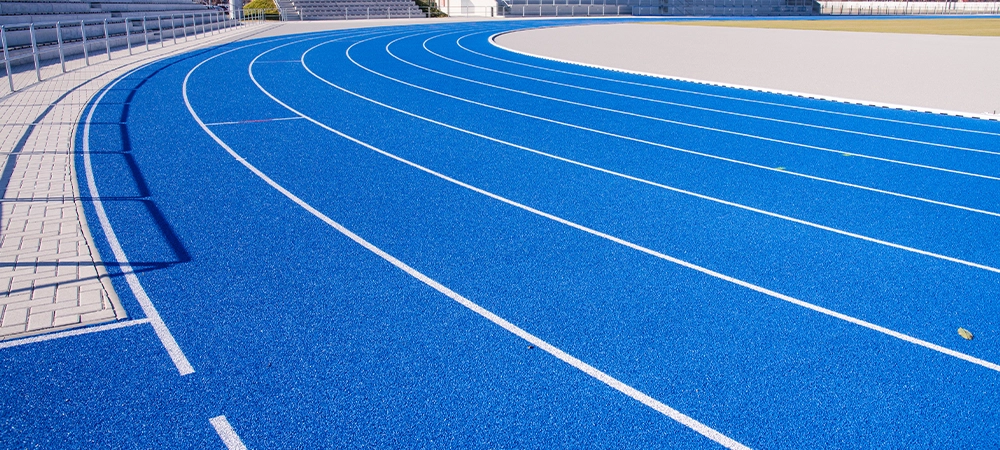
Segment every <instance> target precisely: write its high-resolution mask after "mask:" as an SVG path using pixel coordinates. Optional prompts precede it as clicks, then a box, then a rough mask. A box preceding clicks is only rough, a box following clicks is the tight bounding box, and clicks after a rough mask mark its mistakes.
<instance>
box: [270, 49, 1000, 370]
mask: <svg viewBox="0 0 1000 450" xmlns="http://www.w3.org/2000/svg"><path fill="white" fill-rule="evenodd" d="M361 42H364V41H359V42H357V43H355V44H353V45H351V46H350V47H348V48H347V58H348V59H350V60H351V61H352V62H353V61H354V60H353V59H351V56H350V50H351V48H353V47H354V46H355V45H357V44H359V43H361ZM321 45H324V43H321V44H318V45H316V46H314V47H313V48H311V49H309V50H307V51H306V52H305V53H303V54H302V65H303V67H305V69H306V71H308V72H309V73H310V74H312V75H313V76H314V77H316V78H317V79H319V80H321V81H323V82H324V83H326V84H328V85H330V86H333V87H335V88H337V89H339V90H341V91H344V92H347V93H350V94H352V95H355V96H358V97H362V96H361V95H360V94H357V93H352V92H351V91H349V90H347V89H345V88H343V87H340V86H338V85H336V84H334V83H332V82H330V81H328V80H325V79H323V78H322V77H320V76H319V75H317V74H315V73H313V72H312V71H311V70H310V69H309V67H308V66H306V64H305V57H306V54H308V53H309V52H310V51H312V50H313V49H315V48H317V47H319V46H321ZM355 64H357V63H356V62H355ZM359 66H360V65H359ZM252 67H253V66H252V65H251V68H252ZM258 87H259V88H260V89H261V90H262V91H263V92H264V93H265V94H267V95H268V96H271V98H272V99H274V101H275V102H278V103H279V104H281V105H282V106H285V108H288V110H289V111H292V112H293V113H295V114H299V115H301V116H302V117H304V118H305V119H306V120H309V121H310V122H313V123H315V124H316V125H318V126H320V127H321V128H324V129H326V130H328V131H330V132H333V133H334V134H337V135H338V136H341V137H343V138H345V139H348V140H350V141H352V142H354V143H357V144H359V145H361V146H364V147H365V148H368V149H370V150H372V151H374V152H376V153H379V154H382V155H384V156H387V157H389V158H392V159H394V160H396V161H399V162H401V163H403V164H406V165H408V166H411V167H413V168H415V169H418V170H420V171H423V172H425V173H428V174H430V175H433V176H435V177H438V178H440V179H442V180H445V181H448V182H451V183H454V184H456V185H458V186H461V187H463V188H466V189H468V190H471V191H473V192H476V193H478V194H482V195H485V196H487V197H490V198H492V199H494V200H497V201H500V202H502V203H506V204H508V205H511V206H514V207H516V208H519V209H521V210H524V211H527V212H530V213H532V214H535V215H538V216H541V217H544V218H547V219H550V220H552V221H555V222H558V223H561V224H563V225H566V226H569V227H571V228H575V229H577V230H580V231H583V232H585V233H588V234H591V235H594V236H597V237H600V238H604V239H607V240H609V241H611V242H614V243H616V244H620V245H623V246H625V247H628V248H631V249H633V250H637V251H640V252H642V253H645V254H647V255H650V256H653V257H656V258H659V259H662V260H665V261H669V262H672V263H674V264H677V265H679V266H682V267H686V268H688V269H691V270H694V271H697V272H701V273H703V274H705V275H708V276H711V277H713V278H717V279H720V280H723V281H726V282H729V283H732V284H735V285H738V286H742V287H744V288H747V289H750V290H752V291H755V292H759V293H761V294H764V295H767V296H770V297H773V298H775V299H778V300H782V301H785V302H788V303H791V304H794V305H797V306H801V307H803V308H806V309H810V310H812V311H815V312H818V313H821V314H824V315H827V316H830V317H833V318H836V319H839V320H843V321H845V322H848V323H852V324H855V325H858V326H861V327H864V328H868V329H870V330H873V331H876V332H879V333H882V334H885V335H887V336H890V337H893V338H896V339H899V340H902V341H905V342H909V343H911V344H915V345H918V346H921V347H924V348H927V349H929V350H933V351H936V352H939V353H942V354H945V355H948V356H952V357H955V358H958V359H961V360H963V361H967V362H970V363H973V364H976V365H979V366H982V367H984V368H987V369H990V370H993V371H997V372H1000V365H997V364H995V363H992V362H989V361H986V360H983V359H980V358H976V357H975V356H971V355H967V354H965V353H961V352H958V351H955V350H952V349H949V348H946V347H943V346H940V345H937V344H934V343H931V342H928V341H925V340H922V339H919V338H916V337H913V336H910V335H907V334H903V333H900V332H898V331H895V330H891V329H889V328H886V327H883V326H880V325H876V324H874V323H871V322H867V321H864V320H861V319H858V318H855V317H852V316H848V315H846V314H843V313H840V312H837V311H834V310H831V309H827V308H823V307H821V306H818V305H814V304H812V303H809V302H806V301H803V300H799V299H797V298H794V297H791V296H788V295H785V294H781V293H779V292H776V291H772V290H770V289H767V288H764V287H761V286H757V285H755V284H753V283H749V282H746V281H743V280H740V279H737V278H734V277H730V276H728V275H725V274H722V273H719V272H716V271H714V270H711V269H708V268H705V267H702V266H699V265H696V264H693V263H690V262H687V261H684V260H682V259H679V258H675V257H672V256H669V255H667V254H664V253H660V252H658V251H656V250H652V249H649V248H646V247H643V246H641V245H638V244H635V243H632V242H629V241H626V240H624V239H621V238H618V237H615V236H612V235H610V234H607V233H603V232H600V231H597V230H594V229H592V228H588V227H585V226H583V225H580V224H577V223H574V222H571V221H569V220H566V219H563V218H561V217H558V216H555V215H553V214H549V213H546V212H544V211H541V210H538V209H535V208H532V207H530V206H527V205H524V204H521V203H518V202H515V201H513V200H510V199H508V198H505V197H502V196H499V195H497V194H494V193H492V192H488V191H486V190H483V189H480V188H477V187H475V186H472V185H470V184H467V183H464V182H462V181H459V180H457V179H454V178H451V177H449V176H447V175H444V174H441V173H439V172H435V171H434V170H431V169H428V168H426V167H424V166H421V165H419V164H417V163H414V162H412V161H409V160H406V159H404V158H401V157H399V156H396V155H394V154H392V153H389V152H386V151H384V150H381V149H379V148H377V147H374V146H372V145H370V144H368V143H365V142H363V141H360V140H358V139H356V138H353V137H351V136H348V135H346V134H344V133H342V132H340V131H338V130H335V129H333V128H331V127H329V126H328V125H326V124H323V123H322V122H319V121H318V120H316V119H313V118H311V117H309V116H306V115H304V114H302V113H301V112H299V111H297V110H295V109H294V108H292V107H290V106H288V105H286V104H285V103H283V102H281V101H280V100H278V99H277V98H275V97H274V96H272V95H271V94H270V93H268V92H267V91H266V90H264V89H263V87H260V86H258ZM362 98H364V97H362ZM369 101H372V102H375V101H374V100H370V99H369ZM375 103H377V102H375Z"/></svg>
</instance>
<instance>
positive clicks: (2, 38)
mask: <svg viewBox="0 0 1000 450" xmlns="http://www.w3.org/2000/svg"><path fill="white" fill-rule="evenodd" d="M0 44H3V64H4V67H5V68H6V69H7V84H9V85H10V91H11V92H14V77H13V76H12V75H11V73H10V55H9V54H8V53H7V30H6V27H5V26H3V25H0Z"/></svg>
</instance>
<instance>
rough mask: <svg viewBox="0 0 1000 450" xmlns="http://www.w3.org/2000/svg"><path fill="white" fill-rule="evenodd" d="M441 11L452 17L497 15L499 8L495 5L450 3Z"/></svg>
mask: <svg viewBox="0 0 1000 450" xmlns="http://www.w3.org/2000/svg"><path fill="white" fill-rule="evenodd" d="M441 11H443V12H444V13H445V14H447V15H448V16H450V17H496V14H497V10H496V8H495V7H493V6H451V4H449V5H448V6H445V7H443V9H442V10H441ZM501 12H502V11H501Z"/></svg>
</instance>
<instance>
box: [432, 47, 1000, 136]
mask: <svg viewBox="0 0 1000 450" xmlns="http://www.w3.org/2000/svg"><path fill="white" fill-rule="evenodd" d="M449 34H455V33H444V34H439V35H437V36H434V37H431V38H429V39H428V40H427V41H431V40H434V39H437V38H439V37H442V36H446V35H449ZM474 34H482V32H477V33H470V34H466V35H465V36H462V37H459V38H458V39H457V40H456V41H455V43H456V45H457V46H458V47H459V48H461V49H463V50H465V51H466V52H469V53H472V54H475V55H479V56H483V57H486V58H493V57H492V56H489V55H484V54H482V53H479V52H477V51H474V50H469V49H468V48H465V47H464V46H463V45H462V44H461V41H462V39H464V38H466V37H468V36H472V35H474ZM427 41H424V48H425V49H426V48H427V45H426V44H427ZM428 51H430V50H429V49H428ZM431 53H434V52H431ZM434 54H435V55H436V56H438V57H440V58H444V59H446V60H449V61H454V62H456V63H459V64H464V65H467V66H469V67H474V68H477V69H482V70H486V71H490V72H494V73H500V74H504V75H509V76H512V77H516V78H521V79H526V80H532V81H538V82H540V83H546V84H552V85H555V86H563V87H568V88H572V89H580V90H584V91H587V92H596V93H600V94H606V95H611V96H615V97H623V98H628V99H635V100H640V101H645V102H650V103H657V104H661V105H670V106H677V107H680V108H688V109H696V110H699V111H707V112H712V113H718V114H726V115H732V116H737V117H745V118H748V119H756V120H764V121H768V122H775V123H782V124H787V125H796V126H801V127H807V128H814V129H818V130H826V131H834V132H839V133H847V134H853V135H856V136H866V137H873V138H878V139H887V140H892V141H898V142H906V143H909V144H918V145H927V146H932V147H940V148H947V149H951V150H960V151H967V152H975V153H986V154H990V155H1000V152H995V151H990V150H983V149H978V148H972V147H963V146H959V145H950V144H941V143H937V142H928V141H921V140H917V139H907V138H901V137H895V136H886V135H882V134H876V133H866V132H863V131H856V130H848V129H844V128H837V127H828V126H823V125H816V124H812V123H805V122H797V121H794V120H786V119H779V118H776V117H767V116H758V115H755V114H746V113H739V112H735V111H727V110H723V109H716V108H709V107H706V106H698V105H692V104H688V103H679V102H671V101H667V100H660V99H655V98H649V97H643V96H639V95H629V94H623V93H621V92H613V91H605V90H602V89H596V88H588V87H584V86H579V85H575V84H568V83H561V82H558V81H552V80H546V79H542V78H535V77H529V76H526V75H519V74H515V73H510V72H506V71H502V70H498V69H492V68H487V67H482V66H479V65H475V64H471V63H466V62H461V61H457V60H454V59H452V58H447V57H444V56H441V55H439V54H437V53H434ZM494 59H496V58H494ZM680 123H686V122H680ZM708 129H711V128H708Z"/></svg>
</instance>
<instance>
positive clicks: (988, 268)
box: [306, 41, 1000, 273]
mask: <svg viewBox="0 0 1000 450" xmlns="http://www.w3.org/2000/svg"><path fill="white" fill-rule="evenodd" d="M393 42H395V41H393ZM390 44H391V43H390ZM321 45H323V44H320V45H317V47H319V46H321ZM311 50H312V49H310V50H307V52H308V51H311ZM386 50H387V51H388V46H386ZM389 54H390V55H392V53H391V52H390V53H389ZM393 56H395V55H393ZM404 62H405V61H404ZM355 64H357V63H355ZM359 67H361V68H362V69H365V70H368V71H369V72H372V73H374V74H376V75H379V76H381V77H384V78H386V79H389V80H392V81H394V82H397V83H400V84H403V85H406V86H410V87H413V88H416V89H420V90H424V91H427V92H432V93H435V94H439V95H442V96H445V97H448V98H452V99H455V100H460V101H464V102H468V103H472V104H476V105H481V106H484V107H487V108H492V109H498V110H502V111H505V109H504V108H500V107H495V106H491V105H486V104H482V103H479V102H476V101H473V100H467V99H464V98H461V97H457V96H453V95H451V94H446V93H443V92H438V91H434V90H431V89H429V88H425V87H422V86H418V85H415V84H412V83H409V82H406V81H403V80H400V79H397V78H393V77H391V76H389V75H385V74H382V73H380V72H376V71H374V70H372V69H369V68H367V67H364V66H361V65H359ZM306 71H308V72H309V73H311V74H312V75H313V76H314V77H317V78H319V79H320V80H322V81H323V82H325V83H327V84H329V85H331V86H333V87H335V88H337V89H340V90H341V91H343V92H346V93H348V94H351V95H354V96H356V97H358V98H360V99H363V100H365V101H368V102H371V103H373V104H376V105H379V106H381V107H383V108H386V109H390V110H392V111H396V112H399V113H401V114H405V115H407V116H410V117H413V118H416V119H420V120H424V121H426V122H429V123H432V124H435V125H438V126H441V127H445V128H448V129H451V130H455V131H459V132H462V133H466V134H469V135H471V136H475V137H478V138H481V139H486V140H489V141H491V142H496V143H498V144H503V145H506V146H509V147H512V148H516V149H518V150H523V151H526V152H529V153H534V154H537V155H540V156H544V157H547V158H551V159H555V160H558V161H562V162H566V163H569V164H573V165H576V166H580V167H584V168H587V169H591V170H595V171H598V172H602V173H606V174H609V175H613V176H616V177H620V178H624V179H627V180H631V181H636V182H639V183H643V184H646V185H649V186H654V187H657V188H660V189H666V190H669V191H672V192H676V193H679V194H684V195H689V196H692V197H696V198H700V199H703V200H708V201H711V202H715V203H719V204H722V205H726V206H732V207H735V208H740V209H743V210H746V211H751V212H754V213H758V214H763V215H766V216H770V217H774V218H777V219H781V220H787V221H790V222H794V223H797V224H800V225H806V226H809V227H813V228H816V229H820V230H823V231H829V232H832V233H836V234H840V235H843V236H847V237H851V238H855V239H860V240H863V241H867V242H871V243H874V244H879V245H884V246H887V247H892V248H896V249H900V250H904V251H907V252H912V253H916V254H920V255H924V256H929V257H932V258H937V259H940V260H944V261H948V262H953V263H957V264H962V265H965V266H969V267H973V268H976V269H981V270H986V271H989V272H994V273H1000V268H996V267H992V266H988V265H985V264H979V263H976V262H972V261H967V260H964V259H960V258H955V257H951V256H946V255H942V254H939V253H934V252H930V251H927V250H921V249H918V248H914V247H909V246H906V245H902V244H897V243H894V242H889V241H885V240H882V239H877V238H873V237H869V236H865V235H862V234H858V233H852V232H850V231H846V230H841V229H838V228H833V227H829V226H826V225H821V224H818V223H814V222H809V221H806V220H802V219H797V218H794V217H790V216H786V215H783V214H778V213H774V212H770V211H766V210H763V209H758V208H754V207H752V206H747V205H743V204H739V203H735V202H730V201H727V200H723V199H720V198H716V197H711V196H708V195H704V194H699V193H697V192H692V191H688V190H684V189H680V188H676V187H673V186H668V185H665V184H661V183H657V182H654V181H650V180H646V179H643V178H639V177H635V176H631V175H627V174H624V173H621V172H615V171H613V170H608V169H605V168H602V167H598V166H594V165H590V164H586V163H582V162H579V161H576V160H572V159H569V158H564V157H561V156H557V155H553V154H550V153H546V152H543V151H541V150H536V149H533V148H530V147H525V146H523V145H518V144H514V143H512V142H508V141H504V140H502V139H497V138H493V137H490V136H486V135H483V134H479V133H476V132H474V131H470V130H466V129H464V128H460V127H457V126H453V125H450V124H447V123H444V122H439V121H437V120H434V119H431V118H429V117H424V116H421V115H418V114H414V113H412V112H409V111H406V110H403V109H400V108H396V107H394V106H392V105H388V104H385V103H382V102H379V101H377V100H374V99H371V98H368V97H365V96H363V95H361V94H358V93H356V92H353V91H349V90H347V89H345V88H343V87H340V86H337V85H334V84H332V83H330V82H329V81H327V80H324V79H322V78H320V77H319V76H318V75H317V74H315V73H313V72H312V71H311V70H310V69H309V67H306ZM519 114H520V115H526V116H528V117H532V118H536V119H539V120H544V121H547V122H552V123H556V124H560V125H566V126H570V127H575V128H579V127H577V126H575V125H570V124H563V123H562V122H559V121H555V120H551V119H547V118H543V117H537V116H531V115H527V114H521V113H519Z"/></svg>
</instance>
